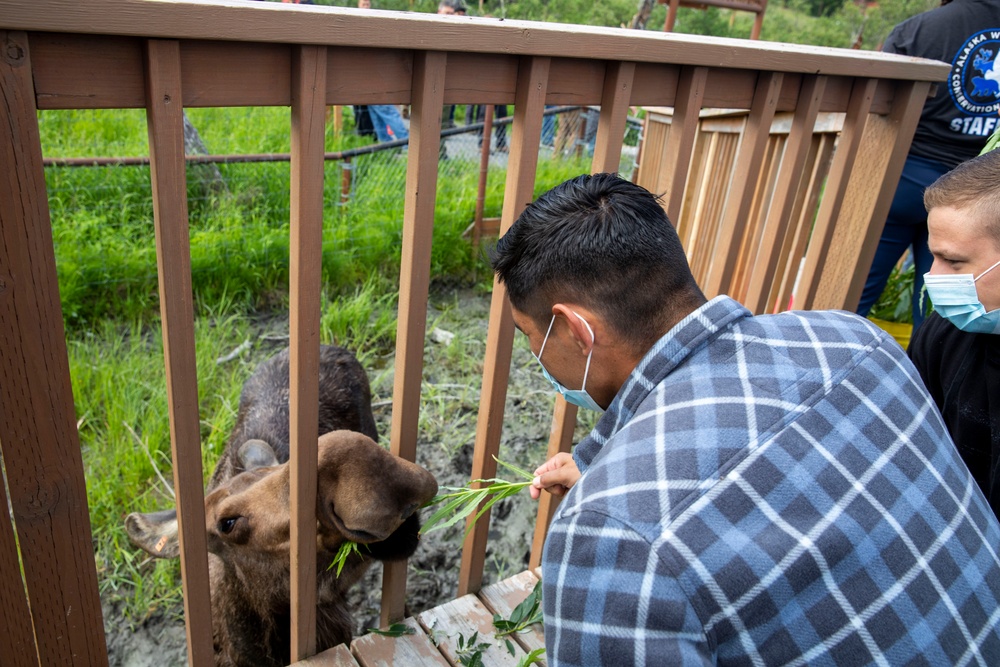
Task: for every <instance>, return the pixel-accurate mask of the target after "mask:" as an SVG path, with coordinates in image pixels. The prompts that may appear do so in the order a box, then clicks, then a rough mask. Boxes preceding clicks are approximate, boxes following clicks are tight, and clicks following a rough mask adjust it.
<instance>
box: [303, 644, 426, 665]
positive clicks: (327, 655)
mask: <svg viewBox="0 0 1000 667" xmlns="http://www.w3.org/2000/svg"><path fill="white" fill-rule="evenodd" d="M399 664H401V665H402V664H409V663H402V662H401V663H399ZM290 667H358V662H357V661H356V660H355V659H354V656H353V655H351V650H350V649H349V648H347V646H345V645H344V644H337V645H336V646H334V647H333V648H331V649H327V650H325V651H323V652H322V653H317V654H316V655H314V656H312V657H309V658H305V659H303V660H299V661H298V662H293V663H292V664H291V665H290Z"/></svg>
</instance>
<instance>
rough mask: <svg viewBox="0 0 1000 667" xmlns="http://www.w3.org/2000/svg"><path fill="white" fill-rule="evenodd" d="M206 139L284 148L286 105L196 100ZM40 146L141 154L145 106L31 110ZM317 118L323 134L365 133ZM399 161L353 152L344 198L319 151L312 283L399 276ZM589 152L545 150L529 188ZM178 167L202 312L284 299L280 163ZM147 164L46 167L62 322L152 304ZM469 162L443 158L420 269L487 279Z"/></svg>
mask: <svg viewBox="0 0 1000 667" xmlns="http://www.w3.org/2000/svg"><path fill="white" fill-rule="evenodd" d="M189 115H190V118H191V120H192V122H194V123H195V124H196V126H197V127H198V128H199V132H200V134H201V137H202V140H203V141H204V142H205V143H206V144H207V145H208V147H209V150H210V152H213V153H265V152H287V151H288V150H289V148H288V120H287V110H282V109H273V108H269V109H226V110H220V109H193V110H191V111H190V113H189ZM40 119H41V123H40V127H41V132H42V143H43V150H44V153H45V155H46V156H47V157H71V156H95V155H105V156H138V155H145V154H146V153H147V152H148V149H147V146H146V141H145V134H144V131H145V130H144V120H143V117H142V115H141V114H138V113H136V112H134V111H93V110H84V111H59V112H43V113H42V114H40ZM362 141H363V140H362V139H361V138H359V137H356V136H354V135H353V134H347V135H345V136H343V137H339V138H338V137H335V136H334V133H333V132H332V131H330V132H328V141H327V144H328V146H327V148H328V149H329V150H338V149H341V148H347V147H351V146H355V145H358V144H359V143H362ZM405 167H406V161H405V160H404V159H400V158H399V157H398V154H397V153H395V152H384V153H378V154H375V155H369V156H360V157H356V158H354V160H353V165H352V168H353V169H352V174H353V190H352V192H351V197H350V201H348V202H347V203H346V204H342V203H341V196H340V184H341V176H342V165H341V164H340V163H337V162H333V161H330V162H327V164H326V170H325V180H326V195H325V206H324V214H323V217H324V224H323V285H324V287H325V288H326V289H327V290H328V291H329V292H330V293H332V294H336V293H341V292H350V291H351V290H353V288H354V286H356V285H358V284H363V283H364V282H365V281H367V280H368V279H369V278H370V277H371V276H378V277H379V278H381V279H385V280H391V281H395V280H398V275H399V265H400V252H401V245H402V221H403V201H404V198H403V193H404V191H405ZM588 168H589V164H588V161H587V159H585V158H583V159H573V160H567V161H560V162H554V161H543V162H542V164H541V165H540V168H539V173H538V186H537V189H538V191H539V192H541V191H543V190H546V189H548V188H550V187H552V186H553V185H555V184H556V183H558V182H560V181H562V180H565V179H566V178H569V177H571V176H573V175H576V174H579V173H581V172H584V171H587V170H588ZM208 169H209V168H208V167H205V166H195V167H192V168H190V169H189V171H188V201H189V218H190V221H189V227H190V238H191V266H192V280H193V289H194V297H195V303H196V307H197V308H198V309H199V311H200V312H204V311H205V310H206V309H211V308H212V307H213V304H217V303H219V302H220V301H227V302H232V303H234V304H235V305H238V306H239V307H240V308H243V309H245V310H250V309H257V308H264V307H270V306H274V305H283V304H284V303H285V302H286V301H285V296H284V295H285V294H286V293H287V283H288V248H289V225H288V218H289V194H288V193H289V186H290V182H289V178H290V177H289V167H288V164H287V163H256V164H223V165H219V166H218V174H219V175H220V176H221V185H220V181H219V180H217V179H215V178H214V177H213V175H212V173H211V172H210V171H208ZM492 171H493V173H491V175H490V178H489V180H488V183H487V189H486V193H485V195H486V196H485V215H486V216H488V217H489V216H498V215H500V209H501V207H502V199H503V176H504V174H503V173H502V172H499V171H498V170H495V169H494V170H492ZM149 176H150V175H149V169H148V167H94V168H68V167H50V168H48V169H46V181H47V186H48V189H49V192H50V208H51V215H52V225H53V238H54V242H55V247H56V258H57V270H58V273H59V282H60V290H61V299H62V305H63V312H64V316H65V319H66V323H67V326H68V327H69V328H70V329H77V328H87V327H90V326H92V325H93V324H94V323H97V322H99V321H100V320H102V319H104V318H109V317H110V318H119V319H123V320H126V321H133V320H136V319H139V320H144V321H148V320H149V319H150V317H153V318H155V316H156V314H157V308H158V296H157V279H156V251H155V248H156V245H155V234H154V225H153V209H152V201H151V199H152V197H151V188H150V185H149ZM477 182H478V164H477V163H475V162H474V161H472V160H460V159H451V160H447V161H444V162H442V165H441V172H440V176H439V181H438V195H437V205H436V214H435V220H434V231H433V235H434V236H433V248H432V256H431V273H432V275H433V276H435V277H437V278H443V279H448V280H451V281H456V280H457V281H460V282H470V281H475V280H477V279H488V278H489V275H490V274H489V270H488V267H487V266H486V264H485V262H484V260H483V257H482V254H481V253H480V252H478V251H477V250H474V249H473V248H471V246H470V244H469V243H468V241H467V240H466V239H465V238H463V237H462V233H463V232H464V230H465V229H466V228H467V227H468V225H469V223H470V222H471V220H472V218H473V214H474V211H475V200H476V191H477Z"/></svg>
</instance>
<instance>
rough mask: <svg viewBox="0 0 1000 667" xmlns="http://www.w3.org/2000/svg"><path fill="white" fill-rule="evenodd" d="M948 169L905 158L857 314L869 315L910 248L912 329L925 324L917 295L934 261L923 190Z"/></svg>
mask: <svg viewBox="0 0 1000 667" xmlns="http://www.w3.org/2000/svg"><path fill="white" fill-rule="evenodd" d="M947 171H950V168H949V167H948V166H946V165H943V164H941V163H940V162H937V161H935V160H928V159H927V158H922V157H917V156H915V155H911V156H909V157H907V158H906V164H905V165H904V166H903V173H902V175H901V176H900V177H899V185H898V186H897V187H896V194H895V196H894V197H893V199H892V206H890V207H889V216H888V217H887V218H886V221H885V228H884V229H883V230H882V236H881V237H880V238H879V241H878V249H877V250H876V251H875V258H874V259H873V260H872V266H871V269H870V270H869V271H868V280H867V281H866V282H865V289H864V291H863V292H862V293H861V302H860V303H859V304H858V314H859V315H864V316H867V315H868V312H869V311H870V310H871V309H872V306H874V305H875V302H876V301H878V298H879V297H880V296H881V295H882V290H884V289H885V285H886V283H887V282H889V274H890V273H892V269H893V267H894V266H896V262H898V261H899V258H900V257H902V256H903V253H904V252H905V251H906V249H907V248H911V247H912V248H913V264H914V267H915V269H914V278H913V301H912V303H911V307H912V309H913V330H914V332H916V330H917V328H918V327H919V326H920V324H921V323H922V322H923V321H924V312H923V310H922V309H921V308H920V293H921V292H922V291H923V287H924V274H925V273H927V272H928V271H930V269H931V264H932V263H933V262H934V258H933V257H932V256H931V251H930V249H929V248H928V247H927V211H926V210H925V209H924V190H925V189H927V186H928V185H930V184H931V183H933V182H934V181H936V180H937V179H938V177H939V176H941V175H942V174H944V173H945V172H947Z"/></svg>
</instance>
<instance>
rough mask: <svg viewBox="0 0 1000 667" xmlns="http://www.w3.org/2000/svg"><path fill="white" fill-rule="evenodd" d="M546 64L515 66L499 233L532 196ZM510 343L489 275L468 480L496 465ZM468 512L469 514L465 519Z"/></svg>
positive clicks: (478, 536)
mask: <svg viewBox="0 0 1000 667" xmlns="http://www.w3.org/2000/svg"><path fill="white" fill-rule="evenodd" d="M549 65H550V59H549V58H524V59H522V60H521V64H520V67H519V68H518V76H517V95H516V97H515V101H514V128H513V131H512V135H513V136H512V139H513V142H512V144H511V153H510V161H509V162H508V165H507V182H506V185H505V189H504V198H503V211H502V213H501V217H500V234H501V235H503V234H504V233H505V232H506V231H507V230H508V229H510V226H511V225H512V224H514V220H515V219H517V217H518V216H519V215H521V212H522V211H524V209H525V208H527V206H528V204H530V203H531V201H532V199H533V198H534V186H535V172H536V170H537V168H538V143H539V141H540V139H541V133H542V111H543V110H544V109H545V91H546V87H547V85H548V77H549ZM513 343H514V320H513V317H512V316H511V312H510V303H509V301H508V300H507V290H505V289H504V287H503V285H502V284H501V283H500V282H498V281H497V280H496V279H495V278H494V280H493V296H492V299H491V301H490V320H489V329H488V331H487V334H486V357H485V362H484V368H483V389H482V393H481V395H480V399H479V418H478V421H477V423H476V444H475V450H474V452H473V460H472V479H489V478H491V477H495V476H496V470H497V464H496V461H494V459H493V457H494V456H496V455H497V454H498V453H499V449H500V430H501V425H502V422H503V414H504V402H505V401H506V399H507V377H508V375H509V374H510V357H511V350H512V347H513ZM473 516H474V515H470V516H469V521H470V522H471V521H472V518H473ZM489 524H490V515H489V512H486V513H485V514H483V516H482V517H480V519H479V520H478V521H476V522H475V524H474V525H472V526H471V530H470V532H469V534H468V535H467V536H466V538H465V542H464V543H463V546H462V566H461V570H460V572H459V575H458V594H459V595H465V594H466V593H471V592H475V591H478V590H479V588H480V586H481V585H482V580H483V565H484V562H485V560H486V541H487V536H488V534H489ZM467 526H468V524H467Z"/></svg>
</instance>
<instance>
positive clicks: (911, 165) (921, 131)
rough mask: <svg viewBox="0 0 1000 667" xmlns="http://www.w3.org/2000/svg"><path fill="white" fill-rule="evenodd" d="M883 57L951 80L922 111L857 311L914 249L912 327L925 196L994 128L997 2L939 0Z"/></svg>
mask: <svg viewBox="0 0 1000 667" xmlns="http://www.w3.org/2000/svg"><path fill="white" fill-rule="evenodd" d="M882 50H883V51H885V52H887V53H898V54H900V55H904V56H915V57H919V58H931V59H934V60H941V61H944V62H946V63H950V64H951V66H952V69H951V76H950V77H949V78H948V81H947V82H945V83H942V84H939V86H938V91H937V95H935V96H934V97H931V98H929V99H928V100H927V102H926V103H925V104H924V110H923V113H922V114H921V116H920V121H919V123H918V125H917V130H916V133H915V134H914V137H913V144H912V146H911V147H910V152H909V155H908V156H907V158H906V164H905V166H904V167H903V173H902V175H901V176H900V179H899V186H898V187H897V189H896V195H895V197H894V198H893V201H892V206H891V207H890V209H889V215H888V218H887V219H886V222H885V228H884V230H883V231H882V236H881V238H880V239H879V244H878V249H877V250H876V252H875V258H874V259H873V260H872V266H871V270H870V271H869V273H868V280H867V282H866V283H865V287H864V291H863V293H862V295H861V302H860V303H859V304H858V313H859V314H860V315H867V314H868V312H869V311H870V310H871V308H872V306H874V305H875V302H876V301H877V300H878V298H879V296H880V295H881V294H882V290H883V289H885V285H886V282H888V279H889V274H890V273H892V268H893V267H894V266H895V265H896V263H897V262H898V261H899V258H900V257H902V255H903V253H904V252H905V251H906V249H907V248H912V249H913V261H914V264H915V267H916V269H915V271H914V285H913V302H912V309H913V326H914V330H916V329H917V328H918V327H919V326H920V324H921V323H922V322H923V320H924V313H923V311H922V309H921V292H922V290H923V285H924V281H923V275H924V274H925V273H927V272H928V271H929V270H930V267H931V263H932V261H933V258H932V257H931V253H930V250H928V248H927V212H926V211H925V210H924V206H923V195H924V189H925V188H926V187H927V186H928V185H930V184H931V183H933V182H934V181H935V180H937V178H938V177H939V176H941V175H943V174H944V173H945V172H947V171H949V170H951V169H953V168H954V167H956V166H958V164H959V163H961V162H964V161H965V160H969V159H971V158H973V157H975V156H976V155H978V154H979V151H980V150H982V148H983V145H984V144H985V143H986V139H987V137H989V136H990V134H991V133H992V132H993V130H994V129H995V128H996V127H997V109H998V108H1000V60H998V57H997V56H998V53H1000V0H943V1H942V3H941V6H940V7H938V8H937V9H932V10H930V11H927V12H924V13H922V14H918V15H917V16H914V17H912V18H910V19H907V20H906V21H903V22H902V23H900V24H899V25H897V26H896V27H895V28H893V30H892V32H891V33H890V34H889V36H888V37H887V38H886V41H885V45H884V46H883V49H882Z"/></svg>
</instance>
